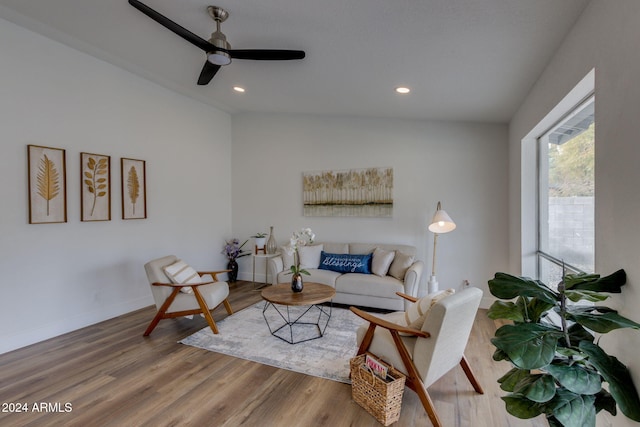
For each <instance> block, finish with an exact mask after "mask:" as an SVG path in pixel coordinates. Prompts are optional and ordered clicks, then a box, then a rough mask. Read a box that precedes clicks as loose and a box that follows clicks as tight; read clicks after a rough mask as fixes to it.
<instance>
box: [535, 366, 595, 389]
mask: <svg viewBox="0 0 640 427" xmlns="http://www.w3.org/2000/svg"><path fill="white" fill-rule="evenodd" d="M545 370H546V371H547V372H549V373H550V374H551V375H553V377H554V378H555V379H557V380H558V382H559V383H560V384H561V385H562V386H563V387H565V388H566V389H567V390H569V391H572V392H574V393H577V394H596V393H598V392H599V391H600V390H601V389H602V379H601V378H600V374H598V373H597V372H595V371H592V370H588V369H585V368H583V367H581V366H579V365H576V364H573V365H566V364H555V363H552V364H551V365H549V366H547V367H546V368H545Z"/></svg>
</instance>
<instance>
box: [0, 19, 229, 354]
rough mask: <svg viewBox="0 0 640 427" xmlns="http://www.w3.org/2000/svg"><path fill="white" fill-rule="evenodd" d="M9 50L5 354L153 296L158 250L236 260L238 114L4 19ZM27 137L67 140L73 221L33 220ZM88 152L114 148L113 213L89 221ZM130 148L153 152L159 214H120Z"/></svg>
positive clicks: (1, 254) (4, 96)
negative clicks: (123, 165) (151, 273)
mask: <svg viewBox="0 0 640 427" xmlns="http://www.w3.org/2000/svg"><path fill="white" fill-rule="evenodd" d="M0 55H1V56H2V66H1V67H0V134H1V135H2V138H1V141H2V142H1V143H0V147H2V155H1V157H0V159H1V162H2V167H0V182H2V206H1V207H0V271H2V279H0V280H1V281H0V289H1V291H2V297H1V298H0V353H2V352H6V351H8V350H11V349H14V348H18V347H21V346H25V345H28V344H31V343H34V342H37V341H40V340H43V339H46V338H49V337H52V336H55V335H58V334H61V333H64V332H67V331H70V330H74V329H77V328H80V327H83V326H86V325H89V324H92V323H96V322H98V321H101V320H104V319H107V318H110V317H113V316H116V315H119V314H122V313H126V312H129V311H132V310H134V309H138V308H140V307H144V306H147V305H150V304H152V303H153V301H152V298H151V293H150V290H149V287H148V284H147V281H146V277H145V275H144V269H143V264H144V263H145V262H146V261H148V260H150V259H152V258H154V257H157V256H161V255H165V254H168V253H175V254H177V255H179V256H181V257H183V258H184V259H186V260H188V261H189V262H190V263H191V264H193V265H194V266H195V267H198V268H205V267H206V268H221V267H223V266H224V264H225V260H224V258H223V257H222V255H220V253H219V252H220V246H221V242H222V240H223V238H224V236H225V235H227V234H229V233H230V230H231V196H230V194H231V193H230V192H231V186H230V174H231V172H230V157H231V120H230V117H229V116H228V115H227V114H226V113H222V112H220V111H218V110H215V109H213V108H211V107H208V106H205V105H203V104H200V103H198V102H195V101H192V100H190V99H187V98H185V97H183V96H181V95H177V94H175V93H173V92H170V91H167V90H165V89H162V88H161V87H159V86H157V85H155V84H152V83H150V82H148V81H146V80H143V79H140V78H138V77H136V76H134V75H132V74H130V73H128V72H125V71H123V70H121V69H119V68H116V67H113V66H111V65H109V64H107V63H104V62H102V61H99V60H97V59H95V58H93V57H91V56H88V55H85V54H83V53H80V52H78V51H75V50H73V49H70V48H68V47H65V46H63V45H61V44H58V43H56V42H53V41H51V40H49V39H47V38H44V37H42V36H39V35H37V34H35V33H32V32H30V31H28V30H25V29H23V28H21V27H18V26H16V25H14V24H12V23H9V22H7V21H4V20H1V19H0ZM27 144H36V145H44V146H49V147H57V148H64V149H66V156H67V192H68V222H67V223H65V224H37V225H29V224H28V198H27V161H26V155H27V148H26V146H27ZM83 151H84V152H90V153H98V154H105V155H110V156H111V162H112V169H111V172H112V180H111V184H112V186H113V192H112V220H111V221H108V222H84V223H83V222H80V193H79V189H80V164H79V163H80V154H79V153H80V152H83ZM120 157H130V158H135V159H144V160H146V161H147V192H148V205H147V207H148V216H149V218H148V219H146V220H128V221H124V220H122V219H121V214H120V208H121V204H120V197H121V192H120ZM142 332H143V331H142V330H141V331H140V334H142Z"/></svg>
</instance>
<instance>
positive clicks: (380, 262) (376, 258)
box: [371, 248, 396, 277]
mask: <svg viewBox="0 0 640 427" xmlns="http://www.w3.org/2000/svg"><path fill="white" fill-rule="evenodd" d="M395 256H396V251H385V250H384V249H380V248H376V249H375V250H374V251H373V259H372V260H371V272H372V273H373V274H375V275H376V276H380V277H384V276H386V275H387V273H388V272H389V267H390V266H391V263H392V262H393V259H394V258H395Z"/></svg>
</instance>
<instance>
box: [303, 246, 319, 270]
mask: <svg viewBox="0 0 640 427" xmlns="http://www.w3.org/2000/svg"><path fill="white" fill-rule="evenodd" d="M322 248H323V246H322V245H310V246H299V247H298V256H299V257H300V268H318V267H319V266H320V256H321V255H322Z"/></svg>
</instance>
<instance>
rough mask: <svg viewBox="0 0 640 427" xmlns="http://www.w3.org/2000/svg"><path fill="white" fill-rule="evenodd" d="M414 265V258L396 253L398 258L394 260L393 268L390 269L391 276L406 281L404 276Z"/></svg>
mask: <svg viewBox="0 0 640 427" xmlns="http://www.w3.org/2000/svg"><path fill="white" fill-rule="evenodd" d="M412 264H413V257H412V256H411V255H407V254H405V253H403V252H396V256H395V257H394V258H393V262H392V263H391V267H389V275H391V276H393V277H395V278H396V279H398V280H404V275H405V274H406V273H407V270H408V269H409V267H411V265H412Z"/></svg>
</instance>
